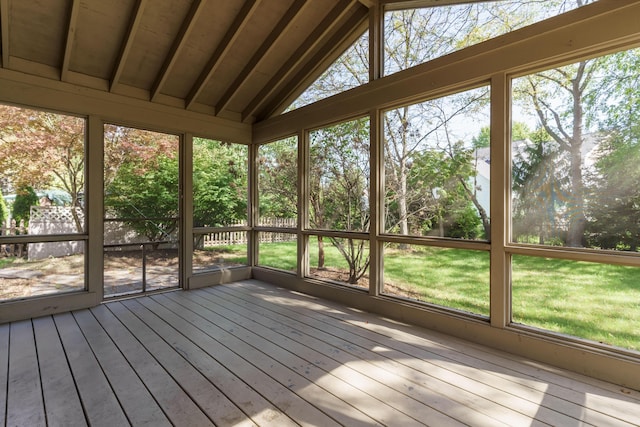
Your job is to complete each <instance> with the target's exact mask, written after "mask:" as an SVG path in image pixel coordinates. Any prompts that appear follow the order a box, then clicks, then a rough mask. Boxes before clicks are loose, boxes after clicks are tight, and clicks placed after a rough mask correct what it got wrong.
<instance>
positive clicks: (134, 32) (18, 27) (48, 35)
mask: <svg viewBox="0 0 640 427" xmlns="http://www.w3.org/2000/svg"><path fill="white" fill-rule="evenodd" d="M374 3H375V1H374V0H367V1H365V0H28V1H25V0H0V25H1V43H0V47H1V49H2V68H5V69H8V70H13V71H18V72H21V73H25V74H30V75H35V76H39V77H44V78H48V79H53V80H57V81H63V82H67V83H71V84H74V85H77V86H83V87H90V88H93V89H98V90H103V91H106V92H112V93H116V94H119V95H124V96H129V97H132V98H137V99H144V100H148V101H150V102H153V103H159V104H163V105H170V106H174V107H178V108H184V109H187V110H192V111H197V112H201V113H206V114H210V115H213V116H217V117H221V118H225V119H231V120H234V121H238V122H245V123H253V122H255V121H259V120H263V119H266V118H269V117H272V116H274V115H277V114H280V113H281V112H282V111H283V110H284V109H285V108H286V107H287V106H288V105H289V104H290V103H291V102H292V101H293V100H294V99H295V98H296V97H297V96H298V95H299V94H300V93H301V92H302V91H304V90H305V89H306V87H307V86H308V85H309V84H310V83H312V82H313V80H315V79H316V78H317V77H318V76H319V75H320V74H321V73H322V72H323V71H324V70H325V69H326V68H327V67H328V66H329V65H330V64H331V63H332V62H333V61H334V60H335V59H336V58H337V57H338V56H339V55H340V54H341V53H342V52H343V51H344V49H346V48H347V47H348V46H349V45H350V44H351V43H352V42H353V41H354V40H355V39H356V38H357V37H359V36H360V35H361V34H362V33H363V31H364V30H365V29H366V27H367V22H368V20H367V16H368V7H367V6H372V5H373V4H374Z"/></svg>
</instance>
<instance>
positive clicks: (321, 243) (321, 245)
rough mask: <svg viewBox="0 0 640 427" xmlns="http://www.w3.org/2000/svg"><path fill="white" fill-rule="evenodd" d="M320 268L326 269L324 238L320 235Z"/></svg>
mask: <svg viewBox="0 0 640 427" xmlns="http://www.w3.org/2000/svg"><path fill="white" fill-rule="evenodd" d="M318 270H324V240H323V237H322V236H318Z"/></svg>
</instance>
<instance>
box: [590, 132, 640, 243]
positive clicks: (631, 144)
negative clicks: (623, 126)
mask: <svg viewBox="0 0 640 427" xmlns="http://www.w3.org/2000/svg"><path fill="white" fill-rule="evenodd" d="M636 128H637V125H636ZM600 151H601V154H602V155H601V157H600V158H599V159H598V161H597V163H596V170H597V174H596V177H595V178H594V182H593V184H594V185H593V186H592V194H591V197H589V200H590V202H591V203H589V204H588V210H587V211H588V213H589V217H590V218H591V221H590V222H589V224H588V227H587V231H588V232H589V233H588V236H589V243H591V244H592V245H593V246H596V247H600V248H602V249H622V250H630V251H633V252H636V251H637V250H638V247H640V192H639V191H638V189H639V188H640V168H638V165H639V164H640V134H637V135H636V136H635V138H633V139H626V138H624V137H623V136H622V135H621V134H614V135H612V137H611V138H610V139H608V140H607V141H606V142H605V143H604V144H603V145H602V147H601V148H600Z"/></svg>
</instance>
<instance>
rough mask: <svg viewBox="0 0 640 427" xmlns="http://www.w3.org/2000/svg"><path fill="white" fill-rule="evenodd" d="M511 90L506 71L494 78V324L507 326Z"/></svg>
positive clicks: (509, 268) (492, 171)
mask: <svg viewBox="0 0 640 427" xmlns="http://www.w3.org/2000/svg"><path fill="white" fill-rule="evenodd" d="M510 98H511V90H510V85H509V82H508V80H507V76H506V74H504V73H499V74H496V75H495V76H493V78H492V79H491V148H490V150H491V151H490V154H491V156H490V157H491V171H490V174H491V180H490V182H491V184H490V192H489V193H490V195H491V206H490V217H491V236H490V238H491V266H490V271H491V273H490V278H491V279H490V281H491V304H490V307H491V325H492V326H494V327H497V328H504V327H505V326H506V325H508V324H509V322H511V280H510V276H511V262H510V261H511V260H510V257H509V256H508V255H507V254H505V252H504V246H505V243H506V241H507V235H508V232H509V231H508V225H507V214H506V213H507V212H509V211H508V210H507V209H509V206H510V198H511V167H510V166H511V161H510V159H511V157H510V154H509V151H510V140H511V139H510V134H511V132H510V129H509V128H510V124H511V119H510V117H509V110H510V105H511V102H510Z"/></svg>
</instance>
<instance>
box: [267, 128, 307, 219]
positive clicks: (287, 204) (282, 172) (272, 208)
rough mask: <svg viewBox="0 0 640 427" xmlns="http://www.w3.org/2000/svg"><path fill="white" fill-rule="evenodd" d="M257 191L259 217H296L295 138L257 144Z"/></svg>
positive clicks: (296, 156) (296, 146)
mask: <svg viewBox="0 0 640 427" xmlns="http://www.w3.org/2000/svg"><path fill="white" fill-rule="evenodd" d="M258 194H259V213H260V220H261V221H262V220H263V219H264V218H296V217H297V213H298V141H297V138H295V137H292V138H286V139H283V140H280V141H275V142H272V143H269V144H264V145H261V146H260V147H259V148H258ZM266 225H270V224H266Z"/></svg>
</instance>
